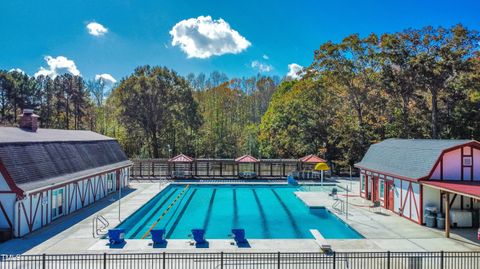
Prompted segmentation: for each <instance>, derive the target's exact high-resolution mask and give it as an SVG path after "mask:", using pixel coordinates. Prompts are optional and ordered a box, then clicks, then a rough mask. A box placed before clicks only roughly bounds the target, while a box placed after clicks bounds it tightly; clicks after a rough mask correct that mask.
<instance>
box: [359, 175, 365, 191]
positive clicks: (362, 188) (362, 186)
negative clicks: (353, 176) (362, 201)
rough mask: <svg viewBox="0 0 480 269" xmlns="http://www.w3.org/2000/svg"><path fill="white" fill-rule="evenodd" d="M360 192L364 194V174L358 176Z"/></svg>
mask: <svg viewBox="0 0 480 269" xmlns="http://www.w3.org/2000/svg"><path fill="white" fill-rule="evenodd" d="M360 190H361V192H365V174H360Z"/></svg>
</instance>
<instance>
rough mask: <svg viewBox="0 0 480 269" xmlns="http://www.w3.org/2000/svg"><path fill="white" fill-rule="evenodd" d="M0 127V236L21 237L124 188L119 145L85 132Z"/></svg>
mask: <svg viewBox="0 0 480 269" xmlns="http://www.w3.org/2000/svg"><path fill="white" fill-rule="evenodd" d="M37 117H38V116H36V115H35V114H33V112H32V111H28V110H26V111H24V113H23V115H22V119H21V122H20V127H21V128H14V127H0V235H1V238H2V239H3V240H5V239H8V238H10V237H12V236H14V237H21V236H24V235H26V234H28V233H30V232H32V231H34V230H37V229H39V228H41V227H44V226H46V225H48V224H50V223H52V222H53V221H54V220H56V219H58V218H61V217H62V216H65V215H68V214H70V213H72V212H74V211H76V210H79V209H81V208H82V207H85V206H87V205H90V204H92V203H95V202H96V201H98V200H99V199H101V198H103V197H105V196H107V195H108V194H110V193H113V192H115V191H117V190H119V188H123V187H125V186H127V185H128V182H129V170H130V166H131V165H132V163H131V162H130V161H129V160H128V158H127V156H126V155H125V153H124V152H123V151H122V150H121V148H120V145H119V144H118V142H117V141H116V140H115V139H113V138H110V137H106V136H103V135H100V134H97V133H94V132H90V131H72V130H55V129H38V128H37Z"/></svg>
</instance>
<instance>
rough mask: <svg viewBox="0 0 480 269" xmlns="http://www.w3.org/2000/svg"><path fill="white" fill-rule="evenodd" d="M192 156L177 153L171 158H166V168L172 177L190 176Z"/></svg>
mask: <svg viewBox="0 0 480 269" xmlns="http://www.w3.org/2000/svg"><path fill="white" fill-rule="evenodd" d="M193 161H194V160H193V158H191V157H189V156H187V155H185V154H179V155H177V156H175V157H173V158H170V159H168V169H169V171H171V176H172V177H173V178H186V177H191V176H192V174H193V173H192V170H193Z"/></svg>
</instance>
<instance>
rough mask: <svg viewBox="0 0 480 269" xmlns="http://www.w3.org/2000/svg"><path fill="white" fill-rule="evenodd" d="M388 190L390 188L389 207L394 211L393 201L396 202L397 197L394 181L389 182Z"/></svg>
mask: <svg viewBox="0 0 480 269" xmlns="http://www.w3.org/2000/svg"><path fill="white" fill-rule="evenodd" d="M387 190H388V204H387V209H388V210H391V211H393V203H394V202H393V199H395V193H394V190H395V188H394V187H393V184H392V183H388V185H387Z"/></svg>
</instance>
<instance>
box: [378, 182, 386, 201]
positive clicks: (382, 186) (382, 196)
mask: <svg viewBox="0 0 480 269" xmlns="http://www.w3.org/2000/svg"><path fill="white" fill-rule="evenodd" d="M380 190H383V191H380ZM378 197H379V198H380V200H384V199H385V180H384V179H383V178H380V179H379V180H378Z"/></svg>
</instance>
